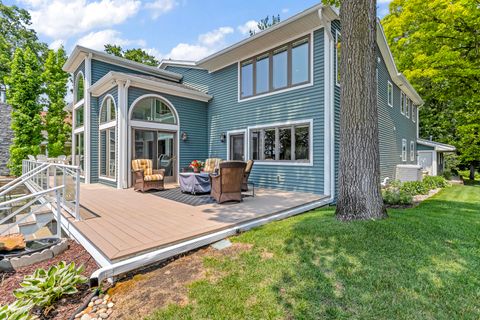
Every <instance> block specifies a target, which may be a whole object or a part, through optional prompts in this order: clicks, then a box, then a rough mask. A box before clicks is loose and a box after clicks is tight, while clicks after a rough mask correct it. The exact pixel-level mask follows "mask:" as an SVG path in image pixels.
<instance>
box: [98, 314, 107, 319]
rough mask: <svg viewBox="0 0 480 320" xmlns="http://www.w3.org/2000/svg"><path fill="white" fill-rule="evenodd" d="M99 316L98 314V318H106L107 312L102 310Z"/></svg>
mask: <svg viewBox="0 0 480 320" xmlns="http://www.w3.org/2000/svg"><path fill="white" fill-rule="evenodd" d="M99 316H100V318H102V319H107V318H108V314H107V313H105V312H103V313H100V315H99Z"/></svg>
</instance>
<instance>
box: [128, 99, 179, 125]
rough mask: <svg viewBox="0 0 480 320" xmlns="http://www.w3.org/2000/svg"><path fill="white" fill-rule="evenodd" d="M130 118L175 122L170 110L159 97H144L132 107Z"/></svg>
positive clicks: (166, 122)
mask: <svg viewBox="0 0 480 320" xmlns="http://www.w3.org/2000/svg"><path fill="white" fill-rule="evenodd" d="M132 120H140V121H151V122H159V123H164V124H177V123H176V118H175V115H174V114H173V112H172V110H170V108H169V107H168V106H167V105H166V104H165V103H164V102H163V101H162V100H160V99H157V98H152V97H150V98H145V99H143V100H140V101H139V102H138V103H137V104H136V105H135V109H133V114H132Z"/></svg>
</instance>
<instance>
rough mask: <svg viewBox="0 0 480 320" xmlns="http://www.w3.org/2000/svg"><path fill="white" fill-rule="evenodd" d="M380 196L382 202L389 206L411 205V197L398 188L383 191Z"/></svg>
mask: <svg viewBox="0 0 480 320" xmlns="http://www.w3.org/2000/svg"><path fill="white" fill-rule="evenodd" d="M382 196H383V202H384V203H385V204H389V205H409V204H412V203H413V197H412V195H411V194H409V193H407V192H405V191H402V190H401V189H399V188H393V187H389V188H387V189H383V190H382Z"/></svg>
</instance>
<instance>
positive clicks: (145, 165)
mask: <svg viewBox="0 0 480 320" xmlns="http://www.w3.org/2000/svg"><path fill="white" fill-rule="evenodd" d="M132 169H133V170H135V171H137V170H143V174H144V175H145V176H147V175H151V174H152V173H153V172H152V170H153V164H152V160H150V159H136V160H132Z"/></svg>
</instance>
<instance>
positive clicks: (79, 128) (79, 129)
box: [73, 126, 85, 134]
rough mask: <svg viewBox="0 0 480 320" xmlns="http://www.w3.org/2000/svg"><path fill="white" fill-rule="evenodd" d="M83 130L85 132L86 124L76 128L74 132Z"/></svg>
mask: <svg viewBox="0 0 480 320" xmlns="http://www.w3.org/2000/svg"><path fill="white" fill-rule="evenodd" d="M82 132H85V126H81V127H78V128H75V129H74V130H73V133H74V134H77V133H82Z"/></svg>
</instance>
